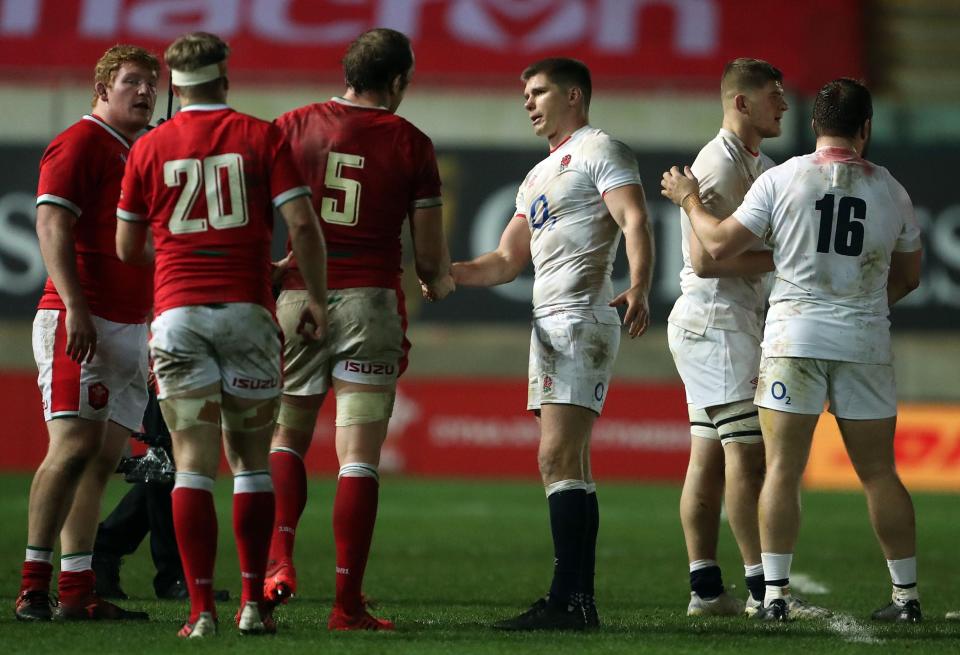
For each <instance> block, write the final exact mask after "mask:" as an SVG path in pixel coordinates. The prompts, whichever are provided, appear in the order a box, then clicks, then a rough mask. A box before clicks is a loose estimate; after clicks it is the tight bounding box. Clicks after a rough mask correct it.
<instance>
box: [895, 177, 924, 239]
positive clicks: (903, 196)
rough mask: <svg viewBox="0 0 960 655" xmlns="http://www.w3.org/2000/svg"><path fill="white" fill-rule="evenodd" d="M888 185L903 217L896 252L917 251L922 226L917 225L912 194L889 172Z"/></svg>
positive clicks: (898, 211)
mask: <svg viewBox="0 0 960 655" xmlns="http://www.w3.org/2000/svg"><path fill="white" fill-rule="evenodd" d="M887 178H888V179H887V186H888V188H889V189H890V196H891V197H892V198H893V204H894V207H895V208H896V209H897V213H898V214H899V215H900V217H901V218H902V219H903V225H902V226H901V229H900V234H899V235H898V236H897V242H896V244H894V246H893V250H894V251H895V252H916V251H917V250H920V248H921V241H920V226H919V225H917V216H916V214H915V213H914V211H913V203H912V202H911V201H910V195H909V194H908V193H907V190H906V189H904V188H903V185H902V184H900V183H899V182H897V181H896V180H895V179H894V177H893V176H892V175H890V174H889V173H888V174H887Z"/></svg>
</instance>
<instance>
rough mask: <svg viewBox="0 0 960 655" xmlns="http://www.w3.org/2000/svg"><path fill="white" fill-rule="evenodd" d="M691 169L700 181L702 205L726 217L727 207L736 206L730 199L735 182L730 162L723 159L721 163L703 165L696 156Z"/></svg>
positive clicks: (711, 211)
mask: <svg viewBox="0 0 960 655" xmlns="http://www.w3.org/2000/svg"><path fill="white" fill-rule="evenodd" d="M691 170H693V174H694V175H695V176H696V178H697V180H698V181H699V182H700V199H701V200H702V201H703V206H704V207H706V208H707V211H709V212H710V213H711V214H713V215H714V216H716V217H717V218H726V217H727V216H728V215H729V211H728V210H729V208H731V207H734V206H736V205H735V204H734V202H733V200H732V197H733V194H734V183H735V182H734V179H733V177H734V168H733V165H732V162H728V161H724V162H723V164H722V165H721V164H716V163H714V164H713V165H712V166H711V165H706V166H704V165H701V164H700V161H699V158H698V160H697V161H695V162H694V163H693V166H691ZM681 211H683V210H681Z"/></svg>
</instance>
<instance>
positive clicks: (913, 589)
mask: <svg viewBox="0 0 960 655" xmlns="http://www.w3.org/2000/svg"><path fill="white" fill-rule="evenodd" d="M887 568H888V569H890V580H892V581H893V601H894V602H895V603H897V604H898V605H904V604H905V603H906V602H907V601H908V600H918V599H919V598H920V593H919V591H918V590H917V558H916V557H905V558H903V559H888V560H887Z"/></svg>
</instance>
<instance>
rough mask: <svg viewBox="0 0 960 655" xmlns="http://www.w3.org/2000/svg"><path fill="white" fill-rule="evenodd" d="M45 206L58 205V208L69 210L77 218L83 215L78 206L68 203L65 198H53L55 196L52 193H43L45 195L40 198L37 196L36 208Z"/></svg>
mask: <svg viewBox="0 0 960 655" xmlns="http://www.w3.org/2000/svg"><path fill="white" fill-rule="evenodd" d="M47 204H50V205H59V206H60V207H63V208H64V209H69V210H70V211H72V212H73V213H74V214H76V215H77V217H78V218H79V217H80V215H81V214H82V213H83V210H81V209H80V207H79V206H77V205H75V204H74V203H72V202H70V201H69V200H67V199H66V198H61V197H60V196H55V195H53V194H52V193H45V194H43V195H42V196H37V207H39V206H40V205H47Z"/></svg>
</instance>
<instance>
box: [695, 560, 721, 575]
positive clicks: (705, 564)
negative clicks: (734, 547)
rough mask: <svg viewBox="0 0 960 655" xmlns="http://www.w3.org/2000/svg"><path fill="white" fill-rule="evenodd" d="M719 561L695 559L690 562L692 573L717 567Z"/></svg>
mask: <svg viewBox="0 0 960 655" xmlns="http://www.w3.org/2000/svg"><path fill="white" fill-rule="evenodd" d="M716 565H717V560H715V559H695V560H693V561H692V562H690V573H693V572H694V571H699V570H700V569H708V568H710V567H711V566H716Z"/></svg>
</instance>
